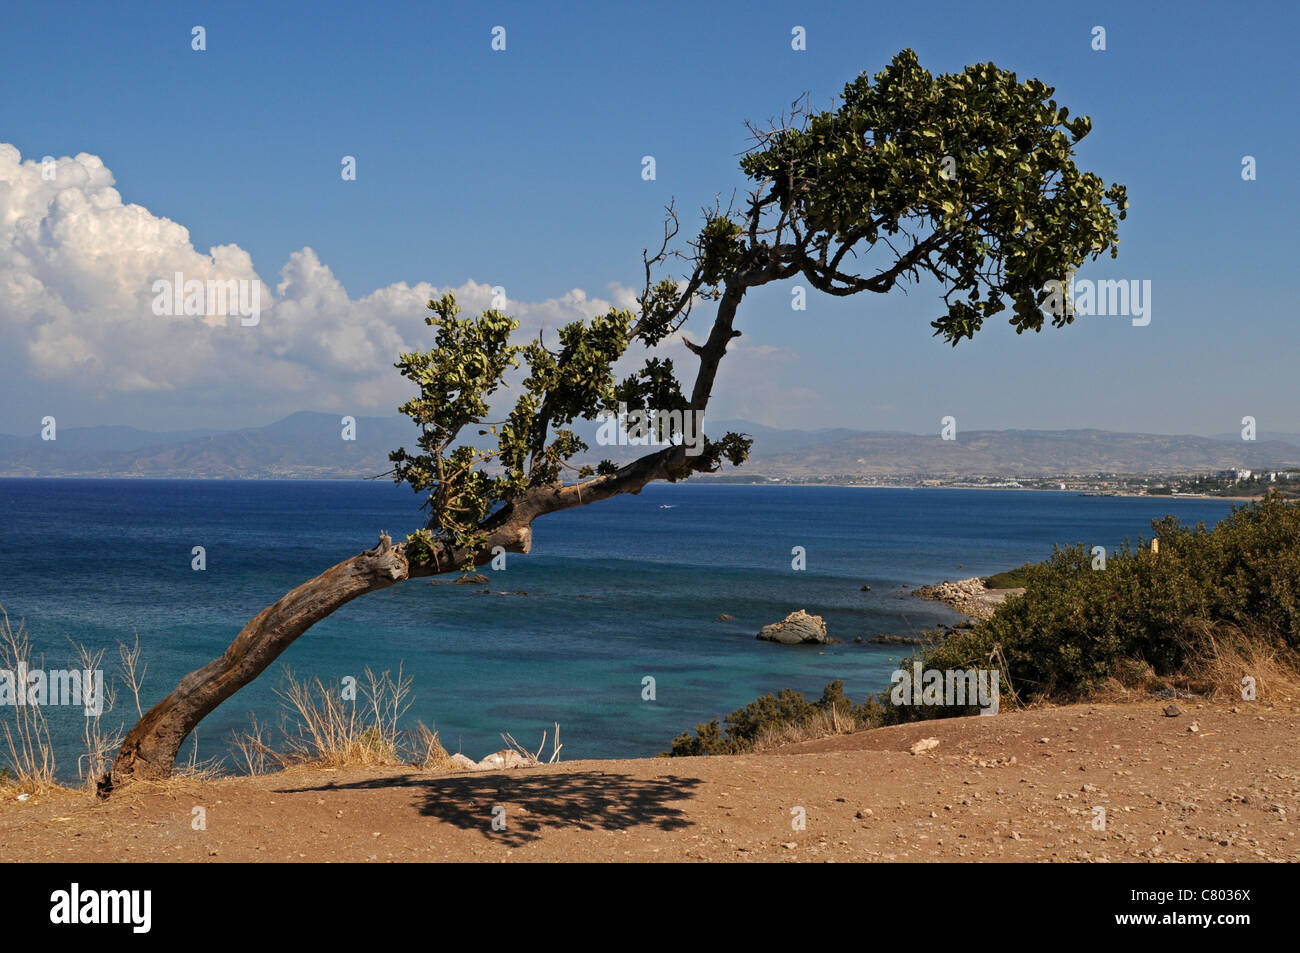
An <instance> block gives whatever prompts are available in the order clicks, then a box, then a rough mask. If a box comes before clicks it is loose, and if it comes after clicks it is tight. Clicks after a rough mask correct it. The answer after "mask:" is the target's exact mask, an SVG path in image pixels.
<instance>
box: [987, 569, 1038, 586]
mask: <svg viewBox="0 0 1300 953" xmlns="http://www.w3.org/2000/svg"><path fill="white" fill-rule="evenodd" d="M1033 567H1034V564H1033V563H1025V564H1024V565H1023V566H1021V567H1019V568H1018V569H1008V570H1007V571H1006V572H1000V573H997V574H995V575H992V576H989V577H988V578H987V579H985V580H984V585H986V586H987V587H988V588H990V589H1020V588H1022V587H1023V586H1024V584H1025V581H1026V580H1027V579H1028V572H1029V570H1030V569H1032V568H1033Z"/></svg>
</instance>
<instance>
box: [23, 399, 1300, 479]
mask: <svg viewBox="0 0 1300 953" xmlns="http://www.w3.org/2000/svg"><path fill="white" fill-rule="evenodd" d="M575 429H576V430H578V433H579V435H580V436H582V437H583V438H584V439H585V440H586V441H587V443H588V444H590V445H591V446H592V452H591V453H589V454H587V455H586V459H587V461H589V462H595V461H597V460H599V459H601V458H603V457H609V458H610V459H613V460H615V461H616V462H624V461H626V460H629V459H632V458H633V457H634V456H636V455H637V454H639V453H640V452H643V448H635V447H620V448H605V447H600V446H597V444H596V440H595V430H596V425H595V424H583V425H581V426H579V427H575ZM706 429H707V431H708V432H709V433H710V434H712V435H714V436H717V435H720V434H722V433H723V432H725V431H727V430H735V431H740V432H744V433H748V434H749V435H751V436H752V437H753V438H754V448H753V453H752V456H751V459H750V460H749V462H748V463H746V464H745V466H744V467H742V468H741V469H740V470H739V471H731V470H730V469H729V468H728V470H727V472H728V473H731V474H735V475H738V476H742V477H747V478H751V479H810V478H811V479H819V478H822V479H824V478H830V477H844V478H854V477H860V478H877V479H879V478H889V477H909V478H911V477H935V478H963V477H1021V476H1023V477H1046V476H1087V475H1093V474H1098V473H1120V474H1147V473H1149V474H1161V473H1195V472H1205V471H1215V470H1223V469H1229V468H1236V467H1246V468H1249V469H1252V470H1260V469H1271V468H1281V467H1297V466H1300V435H1296V434H1273V433H1262V434H1260V437H1259V439H1258V440H1255V441H1243V440H1242V439H1241V438H1240V435H1238V434H1225V435H1223V436H1221V437H1198V436H1166V435H1161V434H1134V433H1110V432H1107V431H1102V430H971V431H965V432H958V434H957V439H956V440H942V439H940V437H939V435H938V434H937V433H936V434H928V435H918V434H908V433H873V432H866V431H857V430H850V429H845V428H836V429H826V430H810V431H803V430H781V429H776V428H772V427H764V426H761V425H758V424H753V423H747V422H744V421H717V422H713V421H710V422H709V425H708V427H707V428H706ZM342 430H343V426H342V423H341V418H340V416H339V415H335V414H319V413H310V412H306V411H304V412H302V413H297V414H293V415H291V416H289V417H286V418H285V419H284V420H281V421H278V422H276V423H273V424H270V425H268V426H265V427H250V428H246V429H243V430H232V431H217V430H187V431H177V432H170V433H154V432H150V431H144V430H137V429H135V428H132V427H87V428H68V429H60V430H58V432H57V439H55V440H52V441H46V440H42V439H41V438H40V436H39V435H38V434H37V435H32V436H27V437H15V436H7V435H0V476H9V477H154V478H161V477H191V478H227V479H234V478H242V479H310V478H318V479H356V478H360V477H368V476H375V475H377V474H381V473H383V472H385V471H386V470H388V469H389V466H390V464H389V462H388V452H389V451H390V450H393V449H395V448H396V447H399V446H405V447H406V448H407V449H408V450H413V449H415V438H416V429H415V427H414V425H412V424H411V422H410V421H409V420H407V419H406V418H405V417H397V416H393V417H358V418H356V428H355V436H356V439H355V440H344V439H342Z"/></svg>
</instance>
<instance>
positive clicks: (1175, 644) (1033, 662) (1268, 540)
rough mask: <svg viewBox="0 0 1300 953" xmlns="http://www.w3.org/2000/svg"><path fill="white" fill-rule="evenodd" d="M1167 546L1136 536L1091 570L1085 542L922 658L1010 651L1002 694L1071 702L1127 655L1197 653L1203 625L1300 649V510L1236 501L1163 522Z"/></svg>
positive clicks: (1155, 661)
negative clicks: (1204, 518)
mask: <svg viewBox="0 0 1300 953" xmlns="http://www.w3.org/2000/svg"><path fill="white" fill-rule="evenodd" d="M1152 529H1153V530H1154V532H1155V535H1156V537H1157V538H1158V539H1159V553H1158V554H1157V553H1153V552H1151V550H1150V548H1149V545H1148V544H1147V543H1146V542H1144V541H1142V540H1139V542H1138V545H1137V546H1136V547H1134V546H1130V545H1128V544H1125V546H1123V547H1122V548H1121V549H1120V550H1119V551H1117V552H1114V553H1111V554H1109V555H1108V557H1107V559H1106V567H1105V569H1097V570H1094V569H1093V568H1092V563H1093V557H1092V554H1091V552H1090V550H1089V548H1088V547H1087V546H1086V545H1084V544H1078V545H1075V546H1070V547H1066V548H1064V549H1061V548H1058V549H1057V551H1056V552H1055V553H1054V555H1053V556H1052V557H1051V558H1050V559H1049V560H1047V561H1046V562H1045V563H1042V564H1039V565H1037V566H1030V567H1028V568H1027V569H1026V570H1025V594H1024V596H1022V597H1020V598H1016V599H1010V600H1008V601H1007V602H1006V603H1004V604H1003V605H1001V606H999V607H998V609H997V611H996V612H995V613H994V614H993V617H992V618H991V619H989V620H987V621H985V622H982V623H980V624H978V625H976V626H975V627H974V628H972V629H968V630H965V631H960V632H957V633H955V634H954V635H953V636H952V637H951V638H949V639H948V640H947V641H946V642H944V643H943V644H942V645H940V646H937V647H935V648H933V649H930V650H927V651H924V652H922V653H921V658H922V661H923V664H924V666H925V667H926V668H939V669H949V668H970V667H989V666H990V665H991V664H993V663H991V661H990V660H991V658H992V653H993V652H994V649H995V647H996V648H999V649H1000V651H1001V653H1002V656H1003V657H1004V658H1005V667H1004V666H1003V665H1002V663H1001V662H1000V661H999V662H998V663H996V665H995V666H994V667H998V668H999V669H1003V671H1002V679H1001V681H1002V685H1003V690H1004V692H1005V691H1006V690H1007V688H1008V683H1010V685H1012V686H1014V688H1015V690H1016V691H1017V692H1018V693H1019V695H1020V696H1021V700H1022V701H1031V700H1034V699H1048V700H1061V701H1065V700H1070V699H1073V698H1078V697H1081V696H1083V695H1086V694H1087V693H1089V692H1091V691H1093V690H1095V689H1096V688H1098V687H1099V686H1100V684H1101V683H1102V682H1103V681H1105V680H1106V679H1107V678H1109V677H1111V676H1112V675H1114V674H1115V673H1116V672H1117V671H1118V670H1119V669H1120V668H1121V667H1122V665H1123V663H1125V662H1128V661H1139V662H1144V663H1146V664H1149V665H1150V666H1151V667H1152V668H1153V669H1154V670H1155V672H1156V673H1157V674H1158V675H1166V676H1167V675H1173V674H1179V673H1181V672H1182V670H1183V669H1184V667H1185V666H1186V664H1187V663H1188V662H1189V660H1191V659H1192V658H1194V657H1198V656H1199V654H1200V652H1201V650H1202V649H1203V648H1204V646H1203V645H1202V644H1201V643H1200V640H1201V638H1202V637H1203V633H1204V632H1205V631H1206V629H1205V624H1206V623H1208V624H1210V625H1214V624H1218V623H1229V624H1231V625H1233V626H1235V627H1236V628H1238V629H1240V630H1241V631H1243V632H1249V633H1261V632H1264V633H1272V634H1274V635H1275V636H1276V637H1277V638H1278V639H1279V640H1280V641H1281V642H1284V643H1285V644H1286V646H1287V647H1289V648H1290V649H1291V650H1297V649H1300V508H1297V507H1296V506H1294V505H1291V504H1288V503H1284V502H1282V501H1281V500H1279V499H1277V498H1269V499H1267V500H1264V501H1261V502H1258V503H1253V504H1249V505H1247V506H1243V507H1238V508H1234V510H1233V512H1232V513H1231V514H1230V515H1229V516H1228V517H1226V518H1225V519H1224V520H1223V521H1221V522H1220V523H1219V524H1218V525H1217V526H1216V527H1215V528H1214V529H1213V530H1207V529H1206V528H1205V526H1204V525H1203V524H1198V525H1197V526H1195V527H1187V526H1184V525H1183V524H1181V523H1180V522H1179V521H1178V520H1177V519H1175V518H1174V517H1165V518H1164V519H1161V520H1155V521H1153V523H1152Z"/></svg>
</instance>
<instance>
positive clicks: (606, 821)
mask: <svg viewBox="0 0 1300 953" xmlns="http://www.w3.org/2000/svg"><path fill="white" fill-rule="evenodd" d="M702 783H703V782H702V781H701V779H699V778H684V777H679V776H677V775H668V774H665V775H661V776H660V777H657V778H634V777H630V776H629V775H626V774H611V773H609V772H605V771H575V772H572V773H565V774H537V773H533V772H530V771H527V770H522V771H512V772H509V773H496V772H494V773H492V774H476V775H458V776H455V777H429V776H427V775H417V774H408V775H403V776H401V777H393V778H372V779H369V780H366V781H357V782H354V783H351V784H325V785H320V786H317V787H309V788H286V789H282V790H280V791H278V792H277V793H279V794H299V793H304V792H307V791H364V790H378V789H382V788H414V789H416V790H417V791H418V792H419V793H420V796H421V797H422V799H423V801H422V803H421V804H420V806H419V810H420V813H421V814H422V815H424V816H426V817H436V818H437V819H438V820H440V821H444V822H446V823H448V824H454V825H455V826H457V827H459V828H462V829H463V830H478V831H481V832H482V833H483V835H484V836H485V837H487V838H490V839H491V840H494V841H500V842H504V843H506V844H509V845H510V846H512V847H518V846H522V845H523V844H526V843H529V842H531V841H535V840H539V839H540V838H541V837H542V834H543V833H544V832H545V830H547V829H548V828H549V829H553V830H559V829H561V828H566V827H568V828H577V829H578V830H584V831H596V830H604V831H617V830H625V829H627V828H631V827H637V826H642V825H648V826H653V827H657V828H659V829H660V830H664V831H672V830H681V829H682V828H685V827H690V826H691V822H690V821H688V820H687V819H686V812H685V811H684V810H682V808H680V807H674V806H673V805H672V802H674V801H682V800H686V799H687V798H690V797H694V792H695V789H696V788H697V787H699V786H700V784H702ZM496 808H504V822H505V825H506V826H505V829H504V830H493V829H492V823H493V820H494V818H497V817H501V816H502V813H501V811H497V810H495V809H496ZM498 823H500V822H498Z"/></svg>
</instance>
